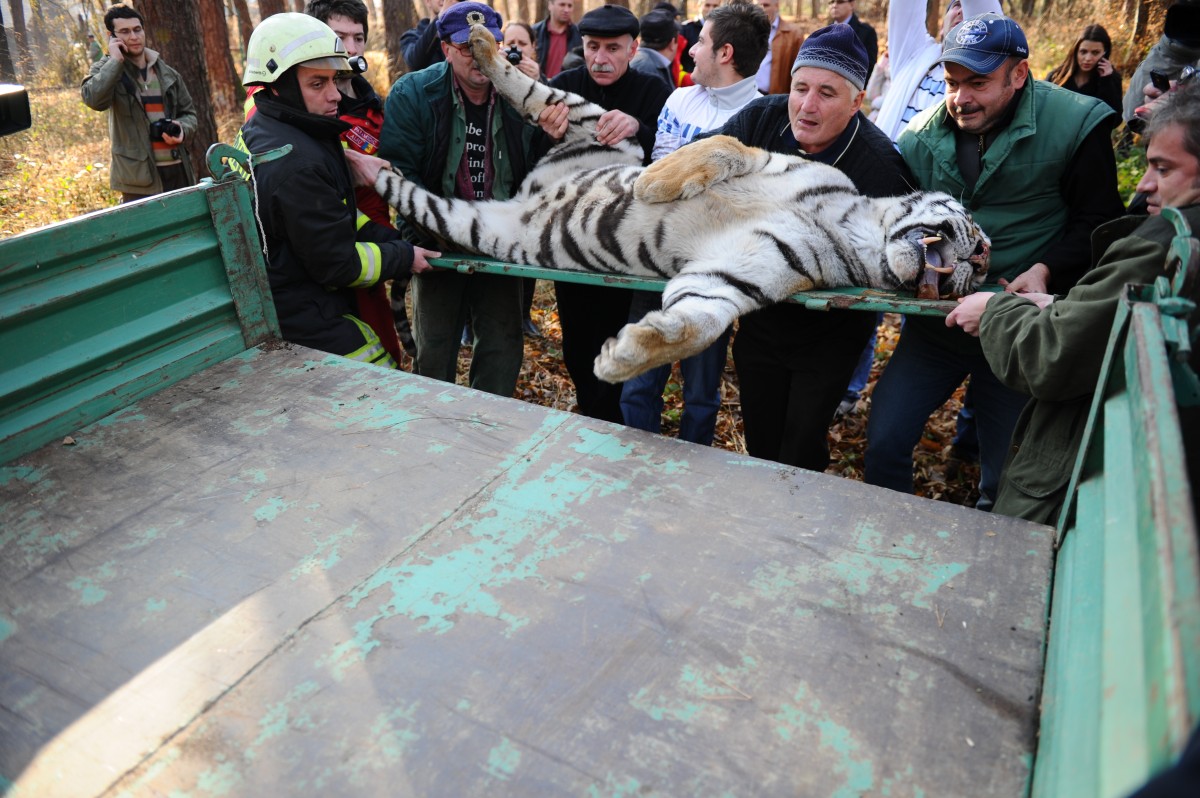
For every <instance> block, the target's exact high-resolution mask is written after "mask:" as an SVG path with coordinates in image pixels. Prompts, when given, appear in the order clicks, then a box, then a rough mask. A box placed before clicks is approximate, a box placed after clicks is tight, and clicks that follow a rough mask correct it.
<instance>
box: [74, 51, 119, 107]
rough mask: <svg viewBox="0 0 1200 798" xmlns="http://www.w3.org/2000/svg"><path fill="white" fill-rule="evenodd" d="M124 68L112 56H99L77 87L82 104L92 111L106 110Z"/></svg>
mask: <svg viewBox="0 0 1200 798" xmlns="http://www.w3.org/2000/svg"><path fill="white" fill-rule="evenodd" d="M124 69H125V64H124V63H123V62H121V61H118V60H117V59H115V58H112V57H107V58H101V59H100V60H99V61H97V62H96V63H94V64H92V67H91V69H89V70H88V76H87V77H86V78H84V79H83V84H82V85H81V86H80V87H79V96H80V98H82V99H83V104H84V105H86V106H87V107H88V108H91V109H92V110H93V111H107V110H108V109H109V107H110V106H112V101H113V97H114V96H116V93H117V84H118V83H120V82H121V73H122V72H123V71H124Z"/></svg>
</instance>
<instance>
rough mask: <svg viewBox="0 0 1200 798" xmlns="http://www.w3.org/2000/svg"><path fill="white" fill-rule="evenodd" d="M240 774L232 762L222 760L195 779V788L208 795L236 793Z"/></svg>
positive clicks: (240, 777) (239, 784) (240, 779)
mask: <svg viewBox="0 0 1200 798" xmlns="http://www.w3.org/2000/svg"><path fill="white" fill-rule="evenodd" d="M241 784H242V774H241V773H239V772H238V768H237V764H236V763H234V762H222V763H221V764H219V765H217V766H216V767H212V768H209V769H207V770H205V771H204V772H203V773H201V774H200V775H199V776H198V777H197V779H196V789H198V790H200V791H202V792H203V793H206V794H208V795H237V794H238V792H239V790H238V787H239V786H241Z"/></svg>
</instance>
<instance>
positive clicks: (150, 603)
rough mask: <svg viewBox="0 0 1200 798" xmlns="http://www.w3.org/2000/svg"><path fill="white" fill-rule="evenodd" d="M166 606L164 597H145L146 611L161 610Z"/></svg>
mask: <svg viewBox="0 0 1200 798" xmlns="http://www.w3.org/2000/svg"><path fill="white" fill-rule="evenodd" d="M166 608H167V600H166V599H156V598H148V599H146V612H162V611H163V610H165V609H166Z"/></svg>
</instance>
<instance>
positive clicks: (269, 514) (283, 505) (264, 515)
mask: <svg viewBox="0 0 1200 798" xmlns="http://www.w3.org/2000/svg"><path fill="white" fill-rule="evenodd" d="M294 504H295V502H288V501H284V500H283V499H282V498H281V497H279V496H272V497H271V498H270V499H267V503H266V504H264V505H262V506H261V507H259V508H258V509H256V510H255V511H254V519H255V520H256V521H274V520H275V519H276V518H278V517H279V516H280V514H281V513H284V512H287V510H288V508H290V507H292V506H293V505H294Z"/></svg>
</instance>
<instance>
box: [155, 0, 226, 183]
mask: <svg viewBox="0 0 1200 798" xmlns="http://www.w3.org/2000/svg"><path fill="white" fill-rule="evenodd" d="M198 2H205V0H141V2H140V3H139V4H138V10H139V11H140V12H141V14H142V16H143V17H144V18H145V20H146V41H147V44H148V45H149V46H150V47H152V48H154V49H155V50H157V51H158V52H159V53H161V54H162V57H163V60H165V61H166V62H167V63H168V64H170V65H171V67H172V68H174V69H175V70H176V71H177V72H179V75H180V77H181V78H182V79H183V83H184V85H185V86H187V90H188V93H189V94H191V95H192V104H193V105H195V107H196V119H197V128H196V133H195V135H194V136H192V137H191V139H190V140H189V141H185V142H184V144H185V146H186V147H187V150H188V152H189V153H191V157H192V164H193V165H195V166H196V167H198V168H197V169H196V176H197V177H204V176H206V175H207V174H208V166H207V164H206V163H205V161H204V153H205V152H206V151H207V150H208V148H209V147H210V146H211V145H212V144H213V143H214V142H215V141H216V140H217V122H216V118H215V117H214V116H213V104H212V92H211V91H210V89H209V85H208V72H207V71H206V69H205V58H204V49H205V48H204V38H203V36H202V35H201V33H200V14H199V9H198V8H197V3H198ZM226 50H228V47H226Z"/></svg>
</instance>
